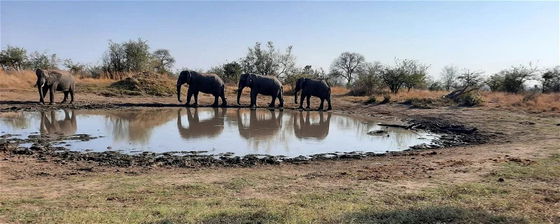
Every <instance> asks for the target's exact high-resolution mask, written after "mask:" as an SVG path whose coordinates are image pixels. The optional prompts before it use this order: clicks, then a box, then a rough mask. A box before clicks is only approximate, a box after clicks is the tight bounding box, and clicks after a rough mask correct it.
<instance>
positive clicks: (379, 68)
mask: <svg viewBox="0 0 560 224" xmlns="http://www.w3.org/2000/svg"><path fill="white" fill-rule="evenodd" d="M383 72H384V66H383V65H382V64H381V63H379V62H374V63H368V64H367V65H366V68H365V70H364V71H363V72H361V73H360V74H358V77H357V79H356V81H355V82H353V83H352V88H351V90H350V94H351V95H355V96H364V95H371V94H374V93H376V92H379V91H380V90H381V89H382V85H383V80H382V78H381V77H382V75H383Z"/></svg>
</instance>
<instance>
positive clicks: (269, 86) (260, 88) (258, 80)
mask: <svg viewBox="0 0 560 224" xmlns="http://www.w3.org/2000/svg"><path fill="white" fill-rule="evenodd" d="M245 87H249V88H251V104H250V105H249V107H256V106H257V95H258V94H263V95H266V96H271V97H272V101H271V102H270V104H269V105H268V106H269V107H274V105H275V104H276V98H278V99H279V100H280V104H279V106H280V107H284V97H283V94H284V88H283V87H282V83H281V82H280V80H278V79H277V78H276V77H271V76H262V75H255V74H247V73H245V74H242V75H241V77H240V78H239V88H238V89H237V104H240V103H239V99H240V98H241V93H242V92H243V88H245Z"/></svg>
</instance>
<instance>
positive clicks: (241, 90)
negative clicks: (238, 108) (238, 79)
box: [237, 84, 245, 104]
mask: <svg viewBox="0 0 560 224" xmlns="http://www.w3.org/2000/svg"><path fill="white" fill-rule="evenodd" d="M243 88H245V86H243V85H241V84H240V85H239V88H238V89H237V104H240V102H239V100H240V99H241V93H242V92H243Z"/></svg>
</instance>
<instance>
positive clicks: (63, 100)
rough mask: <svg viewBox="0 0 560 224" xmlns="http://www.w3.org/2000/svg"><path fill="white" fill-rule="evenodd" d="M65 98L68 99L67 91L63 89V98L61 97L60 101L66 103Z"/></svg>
mask: <svg viewBox="0 0 560 224" xmlns="http://www.w3.org/2000/svg"><path fill="white" fill-rule="evenodd" d="M67 99H68V91H64V99H62V102H60V103H66V100H67Z"/></svg>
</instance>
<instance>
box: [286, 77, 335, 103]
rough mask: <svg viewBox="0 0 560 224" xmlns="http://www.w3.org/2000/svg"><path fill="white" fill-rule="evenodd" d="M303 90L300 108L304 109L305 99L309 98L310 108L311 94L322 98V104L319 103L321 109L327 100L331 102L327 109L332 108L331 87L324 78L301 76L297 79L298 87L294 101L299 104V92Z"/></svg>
mask: <svg viewBox="0 0 560 224" xmlns="http://www.w3.org/2000/svg"><path fill="white" fill-rule="evenodd" d="M300 90H301V100H300V103H299V109H303V99H304V98H307V109H309V104H310V99H311V96H315V97H319V99H321V105H319V110H323V104H324V102H325V100H327V103H328V104H329V107H328V108H327V110H332V106H331V87H329V85H328V84H327V82H325V81H324V80H314V79H308V78H299V79H298V80H297V81H296V89H295V93H294V94H295V96H294V102H295V103H296V104H297V103H298V102H297V98H298V96H297V94H298V92H299V91H300Z"/></svg>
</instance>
